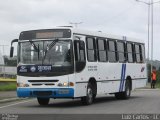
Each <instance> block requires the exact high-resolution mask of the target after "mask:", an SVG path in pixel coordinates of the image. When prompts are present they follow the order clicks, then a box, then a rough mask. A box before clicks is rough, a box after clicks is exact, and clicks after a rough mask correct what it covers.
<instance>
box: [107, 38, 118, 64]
mask: <svg viewBox="0 0 160 120" xmlns="http://www.w3.org/2000/svg"><path fill="white" fill-rule="evenodd" d="M116 52H117V51H116V42H115V41H114V40H108V60H109V62H116V61H117V55H116Z"/></svg>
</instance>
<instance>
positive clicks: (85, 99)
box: [81, 83, 94, 105]
mask: <svg viewBox="0 0 160 120" xmlns="http://www.w3.org/2000/svg"><path fill="white" fill-rule="evenodd" d="M93 100H94V94H93V87H92V85H91V84H90V83H89V84H88V86H87V93H86V96H85V97H81V102H82V104H84V105H91V104H92V103H93Z"/></svg>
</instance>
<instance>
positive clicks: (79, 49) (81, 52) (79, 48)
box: [74, 40, 86, 72]
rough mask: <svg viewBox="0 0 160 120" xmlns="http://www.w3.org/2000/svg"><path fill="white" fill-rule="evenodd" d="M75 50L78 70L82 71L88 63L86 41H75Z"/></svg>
mask: <svg viewBox="0 0 160 120" xmlns="http://www.w3.org/2000/svg"><path fill="white" fill-rule="evenodd" d="M74 52H75V61H76V72H80V71H81V70H83V69H84V67H85V65H86V57H85V43H84V41H81V40H75V41H74Z"/></svg>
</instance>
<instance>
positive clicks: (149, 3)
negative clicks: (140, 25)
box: [136, 0, 160, 73]
mask: <svg viewBox="0 0 160 120" xmlns="http://www.w3.org/2000/svg"><path fill="white" fill-rule="evenodd" d="M136 1H137V2H141V3H144V4H147V5H148V60H149V38H150V20H151V73H152V68H153V42H154V40H153V39H154V36H153V35H154V15H153V14H154V12H153V4H155V3H160V1H155V2H154V1H153V0H149V2H145V1H141V0H136ZM150 14H151V15H150Z"/></svg>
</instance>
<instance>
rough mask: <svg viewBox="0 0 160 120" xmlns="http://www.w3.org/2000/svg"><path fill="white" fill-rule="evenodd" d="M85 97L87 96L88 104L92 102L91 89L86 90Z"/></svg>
mask: <svg viewBox="0 0 160 120" xmlns="http://www.w3.org/2000/svg"><path fill="white" fill-rule="evenodd" d="M87 94H88V95H87V96H88V101H89V103H91V102H92V98H93V94H92V89H91V88H88V91H87Z"/></svg>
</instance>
